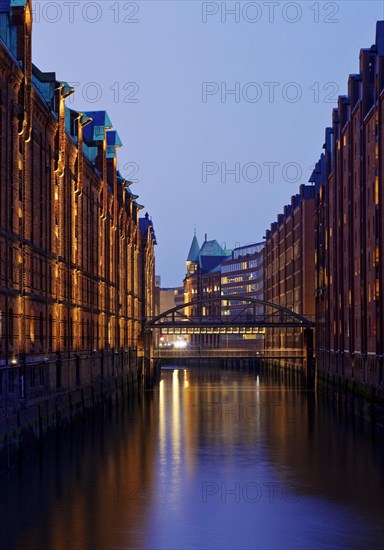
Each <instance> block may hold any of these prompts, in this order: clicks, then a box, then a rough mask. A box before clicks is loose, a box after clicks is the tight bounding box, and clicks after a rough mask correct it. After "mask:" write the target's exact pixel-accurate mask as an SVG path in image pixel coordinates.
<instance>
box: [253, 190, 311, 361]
mask: <svg viewBox="0 0 384 550" xmlns="http://www.w3.org/2000/svg"><path fill="white" fill-rule="evenodd" d="M314 213H315V187H314V186H313V185H301V186H300V192H299V194H297V195H294V196H293V197H292V199H291V204H289V205H287V206H285V207H284V213H283V214H279V216H278V217H277V221H276V222H274V223H272V224H271V228H270V229H269V230H267V231H266V240H265V248H264V299H265V301H266V302H271V303H274V304H277V305H280V306H283V307H286V308H288V309H290V310H292V311H294V312H296V313H299V314H302V315H304V316H305V317H306V318H308V319H309V320H311V321H313V320H314V315H315V297H314V292H315V262H314V260H315V239H314V231H315V217H314ZM267 313H268V308H267ZM303 338H304V336H303V333H302V329H294V328H286V329H268V330H267V331H266V335H265V350H266V351H268V350H283V351H284V352H286V351H289V350H297V349H299V348H303V346H304V339H303Z"/></svg>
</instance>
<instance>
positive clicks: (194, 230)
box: [193, 225, 196, 237]
mask: <svg viewBox="0 0 384 550" xmlns="http://www.w3.org/2000/svg"><path fill="white" fill-rule="evenodd" d="M193 233H194V235H195V237H196V225H195V226H194V228H193Z"/></svg>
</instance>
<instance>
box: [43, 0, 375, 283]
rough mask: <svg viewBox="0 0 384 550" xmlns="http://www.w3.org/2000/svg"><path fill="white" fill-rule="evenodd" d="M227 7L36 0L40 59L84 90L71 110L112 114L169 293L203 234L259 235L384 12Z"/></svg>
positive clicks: (336, 5) (343, 6) (357, 6)
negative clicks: (193, 242)
mask: <svg viewBox="0 0 384 550" xmlns="http://www.w3.org/2000/svg"><path fill="white" fill-rule="evenodd" d="M271 4H276V5H275V6H273V5H271ZM221 5H222V3H221V2H218V3H215V2H205V3H204V2H199V1H169V2H168V1H143V2H125V1H122V0H121V1H119V2H116V1H109V0H105V1H102V2H86V1H81V2H71V1H69V2H49V1H47V0H45V1H42V2H39V1H35V2H34V9H35V22H34V34H33V36H34V51H33V58H34V63H35V64H36V65H37V66H38V67H39V68H40V69H41V70H43V71H55V72H56V74H57V78H58V79H59V80H65V81H67V82H69V83H71V84H76V83H77V84H76V89H77V93H76V94H75V96H73V99H72V98H71V99H70V100H68V102H67V105H68V106H70V107H73V108H76V109H78V110H83V111H87V110H89V111H90V110H97V109H100V110H104V109H105V110H107V111H108V113H109V116H110V118H111V120H112V122H113V124H114V128H115V129H116V130H117V131H118V132H119V134H120V137H121V139H122V142H123V144H124V147H123V148H122V149H121V150H120V151H119V164H120V171H121V172H122V174H123V176H125V177H126V178H127V179H133V180H137V182H136V183H135V185H134V186H132V188H131V189H132V191H133V192H134V193H135V194H137V195H139V196H140V198H139V199H138V202H140V204H143V205H145V210H143V211H142V214H143V215H144V213H145V212H146V211H148V213H149V214H150V216H152V218H153V222H154V225H155V229H156V234H157V239H158V247H157V251H156V272H157V274H158V275H161V278H162V286H163V287H165V286H179V285H181V283H182V280H183V277H184V274H185V259H186V256H187V254H188V250H189V246H190V244H191V240H192V237H193V233H194V227H196V231H197V237H198V239H199V242H200V243H201V242H202V241H203V240H204V234H205V233H207V234H208V238H209V239H217V240H218V241H219V242H220V243H225V244H226V246H227V247H228V248H233V247H234V246H236V245H239V244H241V245H245V244H247V243H251V242H255V241H260V240H262V237H263V235H265V230H266V229H267V228H268V227H269V225H270V223H271V222H272V221H274V220H275V219H276V216H277V214H278V213H279V212H281V210H282V208H283V206H284V204H286V203H289V202H290V197H291V195H292V194H294V193H296V192H297V191H298V188H299V185H300V184H301V183H307V181H308V178H309V176H310V174H311V171H312V167H313V165H314V163H315V162H316V161H317V159H318V157H319V155H320V154H321V151H322V145H323V143H324V131H325V127H326V126H329V125H330V123H331V114H332V108H333V107H334V106H335V105H336V100H337V95H338V94H345V93H346V91H347V80H348V74H349V73H355V72H358V66H359V51H360V48H363V47H364V48H365V47H370V46H371V45H372V44H373V43H374V40H375V24H376V21H377V20H379V19H383V18H384V3H383V1H382V0H380V1H373V2H369V1H361V2H360V1H353V2H312V1H310V2H288V3H287V2H275V3H273V2H227V3H226V6H227V9H232V10H233V9H235V10H237V13H236V14H233V15H231V14H229V13H228V14H225V12H222V11H221ZM272 10H273V12H272ZM216 12H217V13H216ZM92 21H93V22H92ZM252 21H253V22H252ZM204 83H205V84H204ZM207 83H209V84H207ZM268 83H269V84H268ZM230 90H233V91H235V93H232V94H230V93H227V94H226V92H229V91H230ZM226 170H228V171H232V173H229V172H226Z"/></svg>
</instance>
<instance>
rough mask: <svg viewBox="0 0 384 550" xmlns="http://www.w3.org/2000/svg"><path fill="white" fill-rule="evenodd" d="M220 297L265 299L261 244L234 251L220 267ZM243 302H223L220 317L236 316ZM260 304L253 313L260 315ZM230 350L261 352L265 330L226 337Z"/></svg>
mask: <svg viewBox="0 0 384 550" xmlns="http://www.w3.org/2000/svg"><path fill="white" fill-rule="evenodd" d="M221 295H222V296H223V297H226V296H246V297H248V298H253V299H256V300H264V242H261V243H254V244H249V245H247V246H240V247H238V248H235V249H234V250H233V252H232V255H231V256H230V257H229V258H228V259H226V260H224V261H223V262H222V264H221ZM244 305H245V303H244V302H241V301H234V300H224V301H223V302H222V305H221V313H222V315H225V316H228V317H236V316H238V315H240V314H241V313H242V311H243V309H244ZM263 313H264V307H263V305H261V304H260V305H257V306H255V314H256V315H260V316H262V315H263ZM226 339H227V340H228V345H229V347H231V348H233V347H239V348H243V347H252V348H253V349H262V347H263V346H264V331H261V330H260V334H239V335H232V336H227V337H226Z"/></svg>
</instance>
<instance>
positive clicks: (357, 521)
mask: <svg viewBox="0 0 384 550" xmlns="http://www.w3.org/2000/svg"><path fill="white" fill-rule="evenodd" d="M143 397H144V398H143V399H142V400H140V401H138V400H135V399H132V398H131V399H130V400H129V401H128V402H126V403H125V404H124V406H120V408H119V409H117V410H115V411H114V412H113V413H112V414H110V413H105V414H104V416H102V417H100V418H98V419H95V420H94V421H93V422H91V423H87V424H84V425H83V426H82V427H81V428H80V429H78V430H76V431H74V432H73V433H72V434H71V435H70V436H67V437H65V438H63V439H62V440H61V441H60V443H59V445H58V446H57V447H52V448H51V449H50V450H45V451H44V453H43V454H42V456H41V457H40V459H36V458H34V459H29V460H28V461H27V462H26V463H25V464H24V465H23V467H22V468H21V469H20V470H19V471H12V472H8V473H3V474H2V475H1V476H0V482H1V488H2V491H1V495H0V514H1V518H2V521H1V524H0V548H1V549H3V548H4V549H7V550H8V549H11V548H18V549H19V548H20V549H28V550H29V549H31V550H33V549H35V548H36V549H41V548H47V549H49V550H50V549H54V550H56V549H57V550H59V549H60V550H61V549H63V550H67V549H69V548H71V549H79V550H80V549H88V548H93V549H97V550H98V549H100V550H104V549H109V548H114V549H115V548H118V549H126V548H134V549H151V550H157V549H158V550H160V549H167V550H168V549H173V548H177V549H179V548H180V549H182V548H185V549H190V548H214V549H216V548H217V549H219V548H220V549H226V548H231V549H232V548H248V549H251V548H252V549H255V548H260V549H264V548H281V549H284V550H286V549H290V548H311V549H312V548H348V549H349V548H351V549H353V548H356V549H360V548H382V547H383V543H384V537H383V528H382V523H381V520H382V518H383V511H384V503H383V498H382V495H383V489H384V484H383V480H384V468H383V465H384V461H383V438H382V433H381V432H376V433H375V434H372V432H370V430H368V429H366V428H364V427H363V426H362V425H360V424H359V423H358V422H357V421H351V420H348V418H347V417H346V416H345V415H343V414H342V412H341V411H340V410H339V409H337V407H335V406H334V405H332V404H331V403H329V402H325V401H324V400H323V399H317V398H316V397H315V396H314V394H313V393H312V392H309V391H307V390H306V389H300V388H297V387H288V386H285V385H284V384H283V383H281V382H277V381H275V380H274V379H272V378H270V377H268V376H267V375H265V374H264V373H261V374H259V373H246V372H239V371H235V372H232V371H224V370H223V371H219V370H216V369H212V368H211V369H202V368H193V369H188V370H185V369H168V370H164V371H163V373H162V380H161V382H160V384H159V387H158V388H157V389H156V390H154V391H153V392H146V393H145V395H144V396H143ZM363 428H364V429H363Z"/></svg>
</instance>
